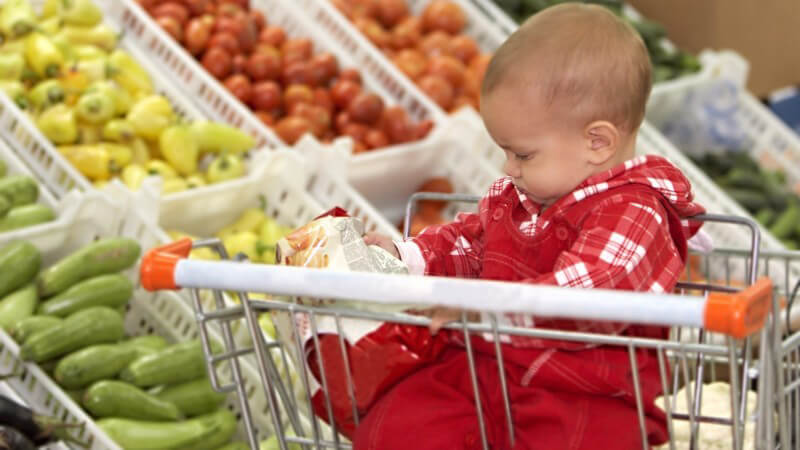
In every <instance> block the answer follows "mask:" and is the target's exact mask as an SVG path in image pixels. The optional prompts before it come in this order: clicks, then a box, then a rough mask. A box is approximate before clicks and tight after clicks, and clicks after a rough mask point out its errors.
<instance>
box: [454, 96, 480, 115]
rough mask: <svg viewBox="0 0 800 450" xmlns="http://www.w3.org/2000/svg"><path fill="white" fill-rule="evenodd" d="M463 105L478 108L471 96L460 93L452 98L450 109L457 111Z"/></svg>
mask: <svg viewBox="0 0 800 450" xmlns="http://www.w3.org/2000/svg"><path fill="white" fill-rule="evenodd" d="M465 106H471V107H472V108H474V109H475V110H477V109H478V105H477V103H476V102H475V100H473V99H472V97H470V96H468V95H463V94H462V95H459V96H458V97H456V98H455V100H453V106H452V110H453V111H457V110H459V109H461V108H463V107H465Z"/></svg>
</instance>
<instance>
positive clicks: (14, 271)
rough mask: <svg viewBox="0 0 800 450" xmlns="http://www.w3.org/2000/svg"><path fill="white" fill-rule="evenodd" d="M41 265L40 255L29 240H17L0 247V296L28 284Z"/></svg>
mask: <svg viewBox="0 0 800 450" xmlns="http://www.w3.org/2000/svg"><path fill="white" fill-rule="evenodd" d="M41 265H42V255H41V253H39V249H38V248H36V247H35V246H34V245H33V244H31V243H30V242H27V241H17V242H12V243H11V244H8V245H6V246H5V247H3V248H0V296H3V295H6V294H8V293H9V292H12V291H16V290H17V289H19V288H21V287H22V286H24V285H26V284H28V282H29V281H31V280H32V279H33V277H35V276H36V272H38V271H39V267H40V266H41Z"/></svg>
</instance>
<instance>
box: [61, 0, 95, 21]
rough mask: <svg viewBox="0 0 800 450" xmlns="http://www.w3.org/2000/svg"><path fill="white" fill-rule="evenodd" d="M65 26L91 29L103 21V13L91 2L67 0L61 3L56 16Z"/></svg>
mask: <svg viewBox="0 0 800 450" xmlns="http://www.w3.org/2000/svg"><path fill="white" fill-rule="evenodd" d="M58 16H59V18H60V19H61V20H63V21H64V23H66V24H70V25H80V26H83V27H91V26H94V25H97V24H98V23H100V21H101V20H103V13H102V12H101V11H100V8H98V7H97V6H96V5H95V4H94V3H92V1H91V0H69V1H64V2H62V8H61V10H60V11H59V14H58Z"/></svg>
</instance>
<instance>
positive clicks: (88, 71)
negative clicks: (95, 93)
mask: <svg viewBox="0 0 800 450" xmlns="http://www.w3.org/2000/svg"><path fill="white" fill-rule="evenodd" d="M72 68H74V69H75V70H76V71H78V72H80V73H82V74H84V75H86V80H87V81H88V82H89V85H91V84H93V83H97V82H99V81H103V80H105V79H106V75H107V73H108V71H107V70H106V60H105V59H103V58H94V59H86V60H78V61H76V62H75V64H73V65H72ZM86 89H89V86H87V87H86Z"/></svg>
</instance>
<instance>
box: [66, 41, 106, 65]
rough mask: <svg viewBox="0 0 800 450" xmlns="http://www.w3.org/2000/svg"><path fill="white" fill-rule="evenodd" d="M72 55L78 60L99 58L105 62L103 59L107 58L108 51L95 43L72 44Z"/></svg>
mask: <svg viewBox="0 0 800 450" xmlns="http://www.w3.org/2000/svg"><path fill="white" fill-rule="evenodd" d="M72 56H73V57H74V58H75V59H77V60H78V61H89V60H92V59H99V60H102V61H103V62H105V60H106V59H108V52H106V51H105V50H103V49H102V48H100V47H98V46H96V45H91V44H86V45H73V46H72Z"/></svg>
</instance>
